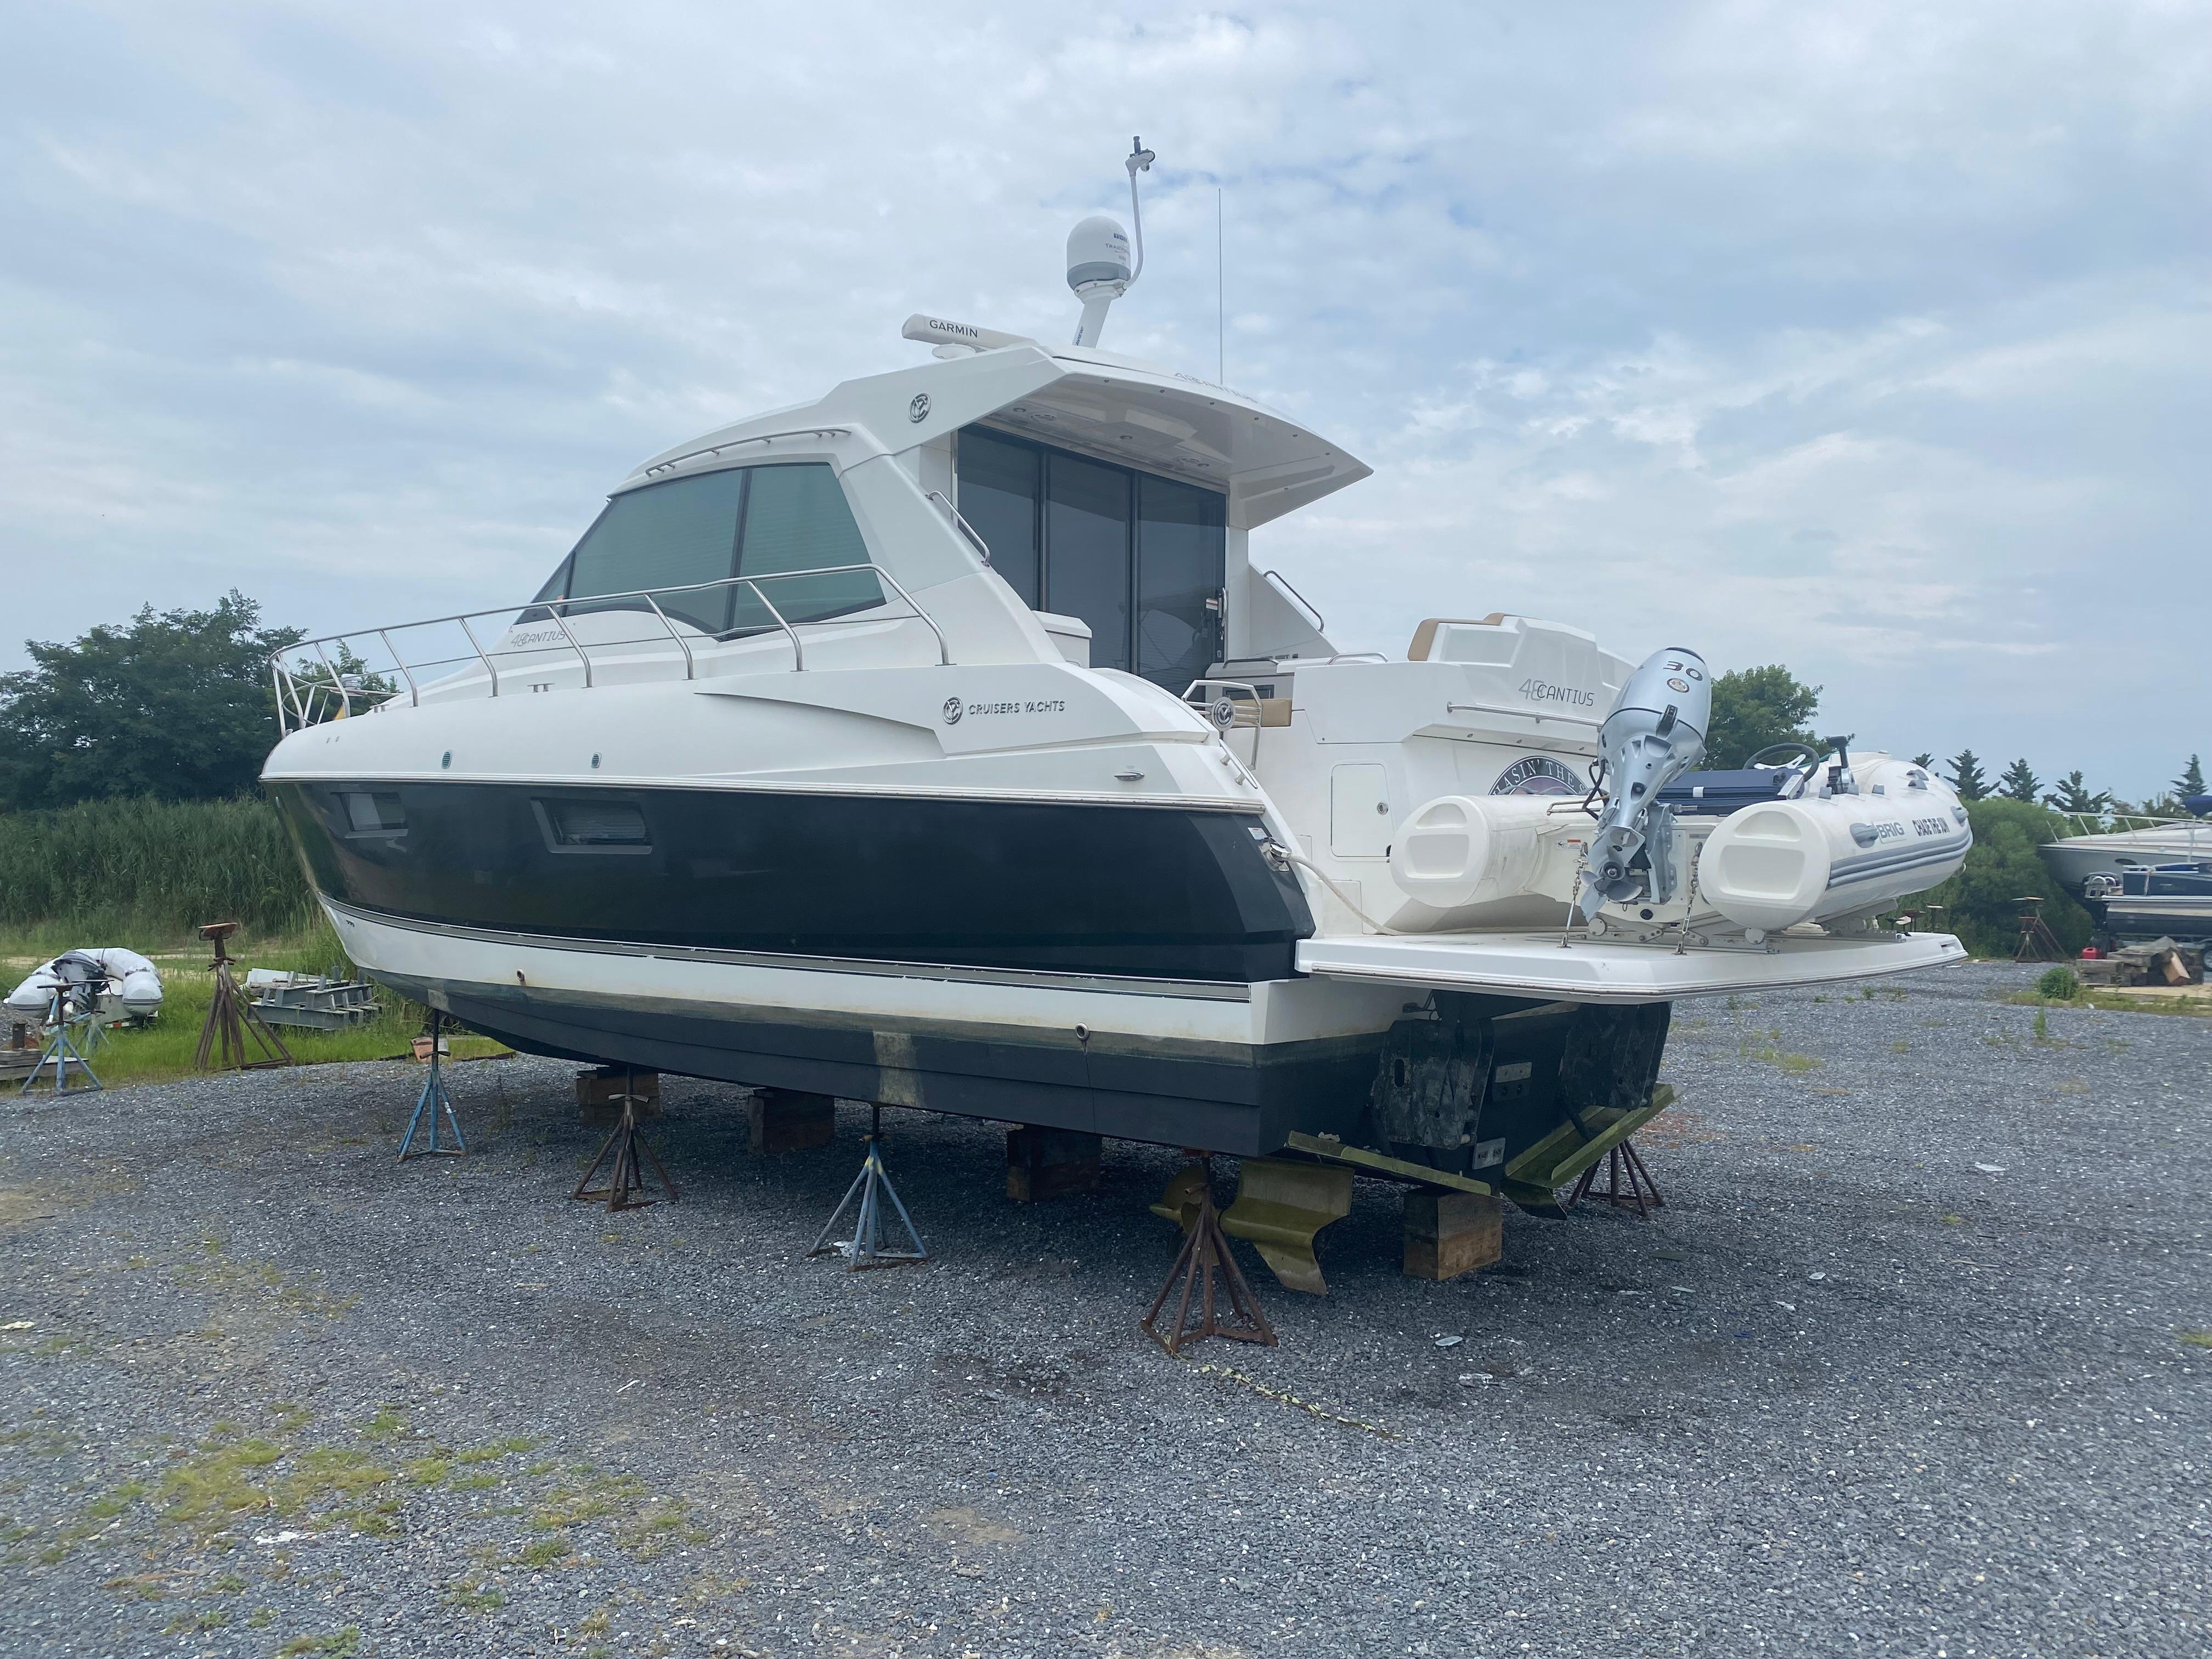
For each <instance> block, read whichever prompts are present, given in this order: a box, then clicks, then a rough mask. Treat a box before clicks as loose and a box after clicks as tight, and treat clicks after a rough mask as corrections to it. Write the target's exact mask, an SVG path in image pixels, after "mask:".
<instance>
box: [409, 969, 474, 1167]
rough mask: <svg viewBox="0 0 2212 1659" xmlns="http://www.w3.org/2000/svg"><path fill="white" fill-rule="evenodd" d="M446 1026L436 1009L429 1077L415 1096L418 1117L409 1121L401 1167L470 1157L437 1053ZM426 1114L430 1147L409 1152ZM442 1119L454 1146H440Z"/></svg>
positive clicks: (431, 1034) (442, 1064)
mask: <svg viewBox="0 0 2212 1659" xmlns="http://www.w3.org/2000/svg"><path fill="white" fill-rule="evenodd" d="M444 1023H445V1016H444V1015H443V1014H441V1012H439V1011H438V1010H437V1009H435V1008H433V1009H432V1010H431V1011H430V1075H429V1076H428V1077H426V1078H424V1079H422V1093H421V1094H419V1095H417V1096H416V1097H415V1115H414V1116H412V1117H410V1118H409V1119H408V1120H407V1133H405V1134H404V1135H403V1136H402V1137H400V1141H399V1161H400V1162H401V1163H402V1164H404V1163H405V1162H406V1161H407V1160H408V1159H409V1158H464V1157H466V1156H467V1154H468V1150H469V1143H468V1141H467V1140H466V1139H464V1138H463V1136H462V1134H461V1121H460V1119H459V1118H458V1117H455V1116H454V1115H453V1096H451V1095H449V1094H447V1092H446V1074H445V1071H444V1061H443V1060H441V1058H440V1057H439V1054H438V1028H439V1027H440V1026H441V1025H442V1024H444ZM425 1113H428V1115H429V1118H430V1135H429V1140H428V1145H426V1146H424V1147H423V1148H422V1151H421V1152H410V1151H409V1150H408V1149H409V1148H410V1147H411V1146H414V1144H415V1131H416V1129H417V1128H419V1127H422V1117H423V1114H425ZM441 1117H442V1118H444V1119H445V1120H446V1122H447V1125H448V1126H449V1127H451V1128H452V1129H453V1145H452V1146H440V1145H439V1144H438V1120H439V1119H440V1118H441Z"/></svg>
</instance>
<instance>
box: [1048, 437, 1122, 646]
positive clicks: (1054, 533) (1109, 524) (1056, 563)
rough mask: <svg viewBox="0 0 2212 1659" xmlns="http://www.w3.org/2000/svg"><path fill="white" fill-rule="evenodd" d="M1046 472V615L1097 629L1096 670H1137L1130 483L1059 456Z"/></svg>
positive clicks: (1117, 471)
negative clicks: (1132, 635)
mask: <svg viewBox="0 0 2212 1659" xmlns="http://www.w3.org/2000/svg"><path fill="white" fill-rule="evenodd" d="M1048 459H1049V464H1048V466H1047V467H1046V469H1045V471H1046V483H1045V545H1046V547H1047V548H1048V550H1049V551H1048V556H1047V561H1046V566H1045V575H1046V580H1045V592H1044V605H1045V609H1046V610H1048V611H1054V612H1057V613H1058V614H1059V615H1060V616H1064V617H1082V618H1083V620H1084V621H1085V622H1087V623H1090V624H1091V666H1092V667H1093V668H1127V666H1128V665H1129V483H1130V480H1131V477H1132V476H1133V475H1131V474H1130V473H1129V472H1127V471H1125V470H1123V469H1122V468H1121V467H1118V466H1108V465H1105V464H1104V463H1103V462H1100V461H1086V460H1083V459H1079V458H1078V457H1076V456H1073V455H1067V454H1061V453H1054V454H1053V455H1052V456H1050V457H1049V458H1048Z"/></svg>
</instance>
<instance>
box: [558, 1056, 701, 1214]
mask: <svg viewBox="0 0 2212 1659" xmlns="http://www.w3.org/2000/svg"><path fill="white" fill-rule="evenodd" d="M615 1098H616V1099H617V1100H619V1101H621V1102H622V1115H621V1116H620V1117H618V1118H617V1119H616V1120H615V1127H614V1130H613V1132H612V1133H611V1134H609V1135H608V1136H607V1138H606V1139H605V1140H603V1141H601V1142H600V1143H599V1155H598V1156H597V1157H595V1158H592V1167H591V1168H590V1169H588V1170H585V1171H584V1178H583V1179H582V1180H581V1181H580V1182H577V1183H576V1190H575V1191H574V1192H573V1193H571V1194H568V1196H569V1197H570V1198H574V1199H586V1200H588V1199H597V1198H604V1199H605V1200H606V1201H607V1208H609V1209H610V1210H643V1209H648V1208H650V1207H651V1206H653V1205H655V1204H658V1203H659V1201H660V1200H659V1199H657V1198H642V1197H640V1196H639V1194H641V1193H643V1192H644V1191H645V1172H644V1170H641V1169H640V1168H639V1167H638V1162H637V1155H638V1154H639V1153H640V1152H643V1153H644V1154H645V1156H646V1159H647V1162H649V1163H650V1164H652V1165H653V1174H655V1175H657V1176H659V1177H660V1184H661V1185H662V1186H664V1187H665V1188H668V1197H669V1200H670V1201H671V1203H672V1202H673V1201H674V1200H677V1199H679V1198H681V1197H683V1196H684V1194H683V1193H682V1192H681V1191H680V1190H679V1189H678V1187H677V1185H676V1183H675V1182H672V1181H671V1180H670V1179H669V1178H668V1171H667V1170H665V1169H664V1168H662V1167H661V1163H660V1155H659V1153H658V1152H654V1151H653V1143H652V1142H651V1141H649V1140H644V1139H640V1138H639V1135H638V1133H637V1109H638V1106H639V1105H640V1103H642V1101H643V1100H644V1098H645V1097H643V1096H642V1095H641V1094H639V1093H638V1092H637V1071H636V1068H635V1067H631V1068H629V1070H628V1071H627V1072H626V1073H624V1080H623V1093H621V1094H619V1095H617V1096H616V1097H615ZM610 1152H611V1153H613V1154H614V1160H615V1161H614V1165H613V1167H612V1168H611V1169H610V1170H608V1171H607V1184H606V1185H605V1186H604V1187H594V1186H593V1185H592V1176H595V1175H597V1174H599V1166H600V1165H601V1164H605V1163H606V1161H607V1154H608V1153H610Z"/></svg>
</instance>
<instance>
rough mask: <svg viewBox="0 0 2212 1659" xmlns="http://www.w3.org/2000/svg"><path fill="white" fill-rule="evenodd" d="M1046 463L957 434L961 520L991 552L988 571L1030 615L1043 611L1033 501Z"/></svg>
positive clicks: (982, 436) (1038, 456)
mask: <svg viewBox="0 0 2212 1659" xmlns="http://www.w3.org/2000/svg"><path fill="white" fill-rule="evenodd" d="M1043 459H1044V457H1043V455H1042V453H1041V452H1039V451H1037V450H1035V449H1032V448H1030V446H1029V445H1027V444H1018V443H1009V442H1008V441H1006V439H1004V438H995V437H993V436H992V435H990V434H989V433H987V432H977V431H974V430H970V431H967V432H963V433H962V434H961V435H960V516H961V517H962V518H963V519H965V520H968V522H969V525H970V526H973V527H974V529H975V533H976V534H977V535H978V536H981V538H983V544H984V545H985V546H986V547H987V548H989V549H990V550H991V568H992V569H994V570H995V571H997V572H998V573H999V574H1000V575H1001V576H1003V577H1005V578H1006V585H1007V586H1009V587H1011V588H1012V589H1013V590H1014V592H1017V593H1018V594H1020V595H1021V596H1022V603H1023V604H1024V605H1027V606H1029V607H1030V610H1032V611H1039V610H1042V609H1043V605H1042V592H1043V589H1042V585H1041V584H1040V582H1039V580H1038V578H1039V576H1040V574H1042V571H1041V567H1040V564H1039V562H1038V546H1037V497H1038V495H1039V493H1040V491H1039V487H1038V486H1039V483H1040V471H1041V463H1042V461H1043Z"/></svg>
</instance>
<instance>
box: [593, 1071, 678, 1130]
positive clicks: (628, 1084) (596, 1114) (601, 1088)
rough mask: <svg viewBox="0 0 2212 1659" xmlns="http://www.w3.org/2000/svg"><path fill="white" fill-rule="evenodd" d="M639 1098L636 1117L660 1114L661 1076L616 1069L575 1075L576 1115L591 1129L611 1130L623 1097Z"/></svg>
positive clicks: (656, 1073)
mask: <svg viewBox="0 0 2212 1659" xmlns="http://www.w3.org/2000/svg"><path fill="white" fill-rule="evenodd" d="M625 1092H627V1093H631V1094H635V1096H637V1097H638V1106H637V1115H638V1116H639V1117H641V1118H647V1117H659V1115H660V1073H658V1072H632V1071H629V1070H626V1069H625V1068H623V1067H622V1066H600V1067H599V1069H598V1070H597V1071H592V1072H579V1073H576V1115H577V1117H578V1118H579V1119H580V1121H582V1122H584V1123H585V1124H586V1125H587V1126H589V1127H592V1128H594V1129H611V1128H613V1127H614V1126H615V1120H616V1119H617V1118H618V1117H620V1116H621V1115H622V1096H623V1094H624V1093H625Z"/></svg>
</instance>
